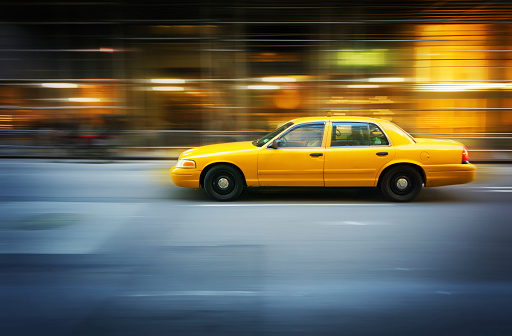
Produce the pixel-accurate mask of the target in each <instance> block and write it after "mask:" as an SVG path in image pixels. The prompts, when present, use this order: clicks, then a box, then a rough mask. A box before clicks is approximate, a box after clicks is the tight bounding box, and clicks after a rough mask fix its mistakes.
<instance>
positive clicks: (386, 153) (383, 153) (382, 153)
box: [377, 152, 388, 156]
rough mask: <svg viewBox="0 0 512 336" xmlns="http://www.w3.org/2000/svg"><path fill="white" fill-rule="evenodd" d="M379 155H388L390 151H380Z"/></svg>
mask: <svg viewBox="0 0 512 336" xmlns="http://www.w3.org/2000/svg"><path fill="white" fill-rule="evenodd" d="M377 155H378V156H386V155H388V152H378V153H377Z"/></svg>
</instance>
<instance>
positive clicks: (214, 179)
mask: <svg viewBox="0 0 512 336" xmlns="http://www.w3.org/2000/svg"><path fill="white" fill-rule="evenodd" d="M203 187H204V191H205V192H206V194H207V195H208V196H210V197H211V198H213V199H214V200H217V201H234V200H235V199H237V198H238V196H240V194H241V193H242V192H243V191H244V187H245V183H244V178H243V176H242V174H241V173H240V172H239V171H238V169H236V168H235V167H233V166H229V165H217V166H214V167H213V168H211V169H210V170H209V171H208V172H207V173H206V176H205V177H204V186H203Z"/></svg>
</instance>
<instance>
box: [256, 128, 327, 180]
mask: <svg viewBox="0 0 512 336" xmlns="http://www.w3.org/2000/svg"><path fill="white" fill-rule="evenodd" d="M324 129H325V123H307V124H299V125H297V126H295V127H293V128H292V129H290V131H288V132H286V133H285V134H284V135H282V136H281V137H279V138H278V139H276V140H274V142H275V143H276V144H279V146H278V147H277V148H273V147H272V143H271V144H270V145H268V146H264V147H263V148H261V150H260V152H259V154H258V179H259V182H260V185H261V186H268V187H270V186H274V187H278V186H279V187H282V186H297V187H304V186H308V187H322V186H324V172H323V171H324V155H325V147H324V146H325V145H324V143H325V141H326V140H327V139H326V137H324Z"/></svg>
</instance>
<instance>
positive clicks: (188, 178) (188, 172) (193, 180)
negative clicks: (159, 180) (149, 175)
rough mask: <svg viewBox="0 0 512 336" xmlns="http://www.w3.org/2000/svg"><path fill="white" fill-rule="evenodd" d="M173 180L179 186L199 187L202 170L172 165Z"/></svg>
mask: <svg viewBox="0 0 512 336" xmlns="http://www.w3.org/2000/svg"><path fill="white" fill-rule="evenodd" d="M169 174H170V176H171V180H172V182H174V184H175V185H177V186H178V187H184V188H196V189H197V188H199V179H200V176H201V172H200V171H198V170H196V169H190V168H177V167H176V166H174V167H172V168H171V170H170V172H169Z"/></svg>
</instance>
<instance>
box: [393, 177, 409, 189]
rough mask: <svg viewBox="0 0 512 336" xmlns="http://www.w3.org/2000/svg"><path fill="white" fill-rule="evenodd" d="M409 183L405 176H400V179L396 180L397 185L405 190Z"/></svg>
mask: <svg viewBox="0 0 512 336" xmlns="http://www.w3.org/2000/svg"><path fill="white" fill-rule="evenodd" d="M408 185H409V182H408V181H407V179H405V178H403V177H402V178H400V179H398V181H396V186H397V188H398V189H400V190H404V189H405V188H407V186H408Z"/></svg>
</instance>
